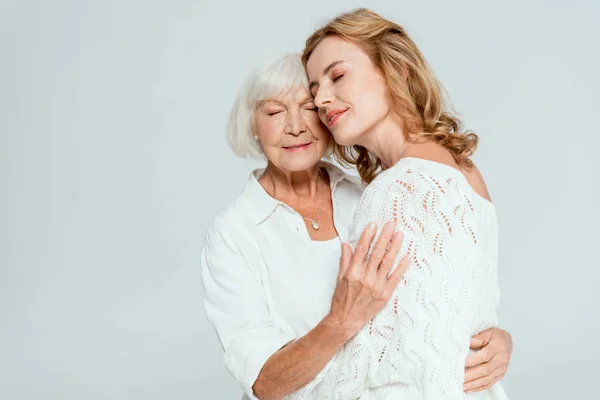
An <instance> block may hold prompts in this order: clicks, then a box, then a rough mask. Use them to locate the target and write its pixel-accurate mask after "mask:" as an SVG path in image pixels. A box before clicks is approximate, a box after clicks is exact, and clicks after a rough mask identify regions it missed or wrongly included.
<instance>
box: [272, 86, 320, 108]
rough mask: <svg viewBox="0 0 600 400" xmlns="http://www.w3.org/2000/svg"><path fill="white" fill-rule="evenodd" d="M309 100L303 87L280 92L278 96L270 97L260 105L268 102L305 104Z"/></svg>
mask: <svg viewBox="0 0 600 400" xmlns="http://www.w3.org/2000/svg"><path fill="white" fill-rule="evenodd" d="M310 100H311V96H310V93H309V92H308V88H306V87H305V86H299V87H295V88H290V89H288V90H284V91H281V92H280V93H279V94H277V95H274V96H270V97H269V98H266V99H264V100H263V101H262V102H261V103H262V104H266V103H270V102H276V103H284V104H294V103H305V102H307V101H310Z"/></svg>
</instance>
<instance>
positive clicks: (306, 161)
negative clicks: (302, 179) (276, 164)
mask: <svg viewBox="0 0 600 400" xmlns="http://www.w3.org/2000/svg"><path fill="white" fill-rule="evenodd" d="M321 158H322V156H321V157H319V156H318V155H316V154H313V155H308V154H307V155H306V156H301V157H289V156H288V157H286V160H285V161H284V162H283V164H284V169H286V170H288V171H290V172H300V171H308V170H310V169H312V168H314V167H315V165H317V164H318V163H319V161H321Z"/></svg>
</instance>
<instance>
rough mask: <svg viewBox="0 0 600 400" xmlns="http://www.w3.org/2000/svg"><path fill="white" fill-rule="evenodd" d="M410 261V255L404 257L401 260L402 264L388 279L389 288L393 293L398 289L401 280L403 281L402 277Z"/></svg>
mask: <svg viewBox="0 0 600 400" xmlns="http://www.w3.org/2000/svg"><path fill="white" fill-rule="evenodd" d="M410 260H411V256H410V254H406V255H405V256H404V257H402V260H400V262H399V263H398V265H397V266H396V269H395V270H394V272H392V274H391V275H390V277H389V278H388V288H390V289H391V291H393V290H394V289H395V288H396V286H398V283H399V282H400V279H402V276H404V273H405V272H406V269H407V268H408V266H409V265H410Z"/></svg>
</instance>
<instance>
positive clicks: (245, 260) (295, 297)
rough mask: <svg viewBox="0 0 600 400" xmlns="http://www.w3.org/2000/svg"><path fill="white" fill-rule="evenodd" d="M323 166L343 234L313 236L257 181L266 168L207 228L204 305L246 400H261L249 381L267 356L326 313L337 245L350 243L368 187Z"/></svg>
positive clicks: (256, 173)
mask: <svg viewBox="0 0 600 400" xmlns="http://www.w3.org/2000/svg"><path fill="white" fill-rule="evenodd" d="M322 166H323V167H324V168H325V169H326V170H327V172H328V173H329V178H330V186H331V193H332V200H333V201H332V203H333V222H334V225H335V228H336V230H337V232H338V234H339V238H336V239H333V240H332V241H327V242H323V243H315V242H313V241H311V239H310V236H309V233H308V231H307V229H306V226H305V224H304V220H303V219H302V216H300V214H298V213H297V212H295V211H294V210H293V209H292V208H290V207H289V206H287V205H286V204H284V203H282V202H280V201H278V200H276V199H274V198H273V197H271V196H269V194H268V193H267V192H266V191H265V190H264V189H263V187H262V186H261V184H260V183H259V182H258V180H257V178H258V177H260V175H261V174H262V172H263V170H256V171H254V172H253V173H252V174H250V177H249V178H248V182H247V183H246V186H245V188H244V190H243V192H242V194H241V195H240V196H239V197H238V198H237V199H235V200H234V201H233V202H232V203H230V204H229V205H228V206H227V207H226V208H225V210H224V211H223V212H221V213H220V214H219V215H218V216H217V217H216V218H215V220H214V222H213V223H212V224H211V226H210V227H209V228H208V231H207V233H206V238H205V243H204V248H203V250H202V261H201V262H202V279H203V285H204V295H205V309H206V313H207V316H208V319H209V320H210V322H211V323H212V324H213V326H214V327H215V329H216V331H217V334H218V336H219V339H220V341H221V344H222V346H223V349H224V350H225V356H224V359H223V362H224V364H225V367H226V368H227V370H228V371H229V372H230V373H231V374H232V375H233V377H234V378H235V379H236V380H237V381H238V382H239V383H240V385H241V387H242V388H243V390H244V392H245V396H244V398H245V399H257V398H256V397H255V396H254V394H253V392H252V385H253V384H254V382H255V381H256V378H257V377H258V374H259V372H260V370H261V369H262V367H263V365H264V363H265V362H266V361H267V359H268V358H269V357H270V356H271V355H272V354H273V353H275V352H276V351H277V350H279V349H280V348H281V347H283V346H284V345H285V344H286V343H288V342H290V341H291V340H293V339H295V338H298V337H300V336H303V335H305V334H306V333H307V332H308V331H310V330H311V329H313V328H314V327H315V326H316V325H317V323H318V322H319V321H320V320H321V319H322V318H323V317H324V316H325V315H326V314H327V313H328V312H329V306H330V303H331V297H332V295H333V290H334V289H335V280H336V277H337V273H338V268H339V256H340V243H341V242H345V241H347V240H348V229H349V226H350V222H351V220H352V216H353V215H354V210H355V208H356V206H357V204H358V202H359V200H360V197H361V194H362V191H363V189H364V187H363V185H362V183H361V182H360V179H358V178H356V177H353V176H350V175H348V174H346V173H344V172H343V171H342V170H341V169H339V168H337V167H335V166H333V165H331V164H328V163H322ZM332 246H333V247H332ZM335 247H337V250H336V249H335Z"/></svg>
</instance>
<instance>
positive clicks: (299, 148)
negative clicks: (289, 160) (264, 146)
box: [283, 143, 311, 151]
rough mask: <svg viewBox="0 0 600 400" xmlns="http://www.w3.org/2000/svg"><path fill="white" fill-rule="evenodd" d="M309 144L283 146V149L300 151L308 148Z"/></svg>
mask: <svg viewBox="0 0 600 400" xmlns="http://www.w3.org/2000/svg"><path fill="white" fill-rule="evenodd" d="M310 145H311V143H304V144H298V145H295V146H284V147H283V148H284V149H285V150H288V151H302V150H305V149H307V148H308V146H310Z"/></svg>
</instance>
